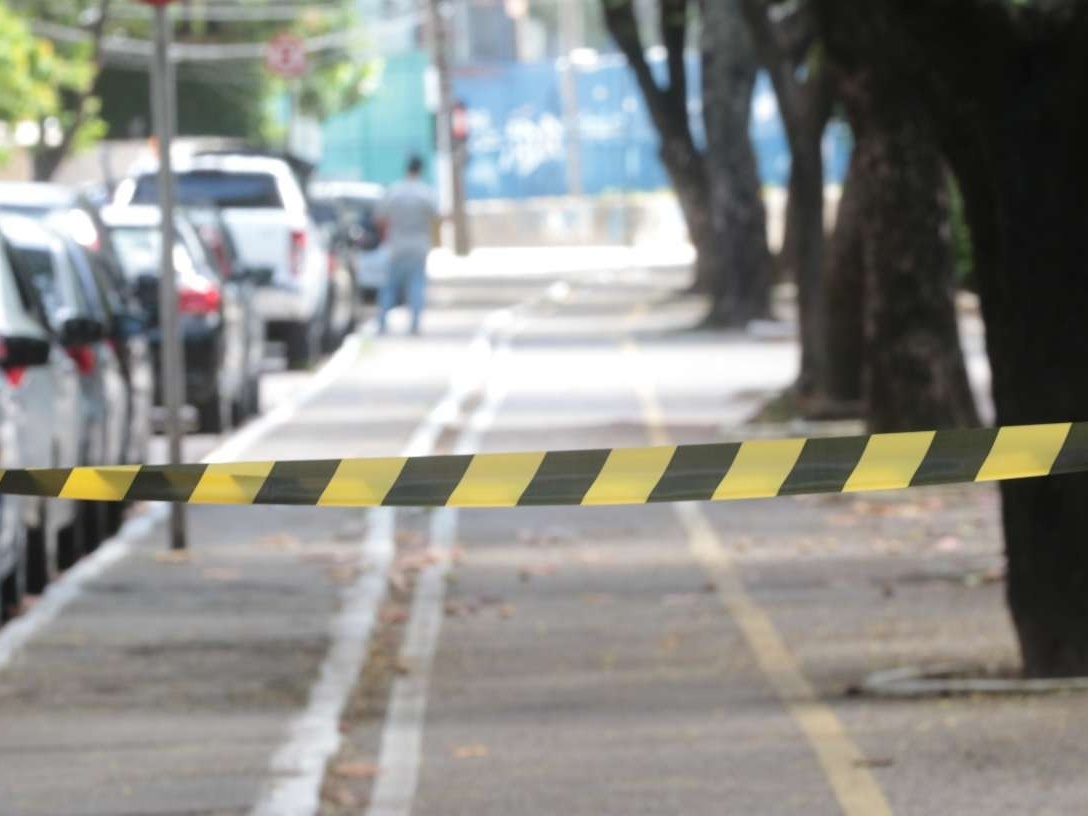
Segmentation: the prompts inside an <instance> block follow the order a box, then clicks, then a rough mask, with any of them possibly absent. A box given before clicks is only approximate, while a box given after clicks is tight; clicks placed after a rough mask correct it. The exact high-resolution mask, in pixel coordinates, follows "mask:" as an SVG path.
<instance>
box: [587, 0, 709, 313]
mask: <svg viewBox="0 0 1088 816" xmlns="http://www.w3.org/2000/svg"><path fill="white" fill-rule="evenodd" d="M658 2H659V4H660V5H659V10H660V12H661V16H660V23H661V32H662V39H663V40H664V42H665V44H666V51H667V54H668V57H667V64H668V78H667V81H666V82H665V84H664V85H660V84H658V82H657V80H656V79H655V78H654V75H653V72H652V71H651V70H650V65H649V63H648V62H647V60H646V54H645V52H644V49H643V44H642V37H641V35H640V33H639V28H638V19H637V17H636V16H635V9H634V4H633V3H632V2H631V0H601V3H602V9H603V11H604V21H605V26H606V27H607V28H608V31H609V34H611V35H612V39H613V40H615V42H616V45H617V46H618V47H619V49H620V51H621V52H622V53H623V55H624V57H626V58H627V64H628V66H629V67H630V69H631V71H632V73H633V74H634V76H635V81H636V83H637V84H638V87H639V90H640V91H641V93H642V97H643V99H644V100H645V102H646V108H647V111H648V112H649V114H650V120H651V121H652V122H653V123H654V128H655V129H656V130H657V133H658V137H659V138H660V140H661V146H660V156H661V163H662V165H664V167H665V172H666V173H667V174H668V176H669V181H670V182H671V183H672V187H673V190H674V191H675V193H676V198H677V202H678V203H679V205H680V210H681V212H682V213H683V215H684V221H685V223H686V224H687V228H688V235H689V237H690V238H691V243H692V245H693V246H694V247H695V257H696V260H695V284H694V288H695V289H696V291H701V292H708V293H709V292H713V290H714V282H715V280H716V279H717V277H718V276H719V274H720V271H721V266H722V264H721V263H720V262H719V260H718V259H717V257H716V253H715V246H714V234H713V229H712V225H711V219H710V184H709V180H708V179H707V173H706V163H705V160H704V157H703V154H702V153H701V152H700V151H699V149H698V148H697V147H696V145H695V140H694V138H693V137H692V133H691V126H690V122H689V120H688V108H687V75H686V71H685V69H684V60H683V51H684V32H685V31H686V27H687V21H686V10H687V0H658Z"/></svg>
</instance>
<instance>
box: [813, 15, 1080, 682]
mask: <svg viewBox="0 0 1088 816" xmlns="http://www.w3.org/2000/svg"><path fill="white" fill-rule="evenodd" d="M819 6H820V14H821V18H822V23H823V29H824V34H825V38H826V40H827V42H828V47H829V48H830V49H831V50H832V52H833V53H834V55H835V58H836V60H840V61H843V62H845V63H847V64H849V63H853V64H856V65H864V66H865V67H867V68H869V69H871V70H874V71H876V72H877V74H878V76H877V81H878V82H879V90H880V93H881V95H882V97H884V98H885V99H888V100H896V101H897V102H899V103H900V104H903V105H904V106H906V105H907V104H908V103H913V102H917V103H919V104H920V105H922V106H923V110H924V112H925V114H926V118H927V120H928V121H929V122H930V123H931V124H932V125H933V127H934V129H935V132H936V134H937V137H938V139H939V141H940V144H941V147H942V148H943V151H944V154H945V156H946V157H947V159H948V161H949V163H950V165H951V167H952V169H953V171H954V173H955V175H956V178H957V181H958V182H959V185H960V190H961V192H962V194H963V198H964V205H965V210H966V216H967V221H968V224H969V226H970V229H971V237H972V241H973V247H974V260H975V273H976V276H977V282H978V288H979V295H980V300H981V304H982V312H983V317H984V319H985V322H986V329H987V353H988V356H989V359H990V365H991V369H992V373H993V395H994V402H995V406H996V409H997V420H998V422H999V423H1000V424H1003V425H1005V424H1019V423H1032V422H1055V421H1067V420H1084V419H1088V355H1086V351H1088V318H1086V316H1088V278H1086V275H1088V264H1086V261H1085V252H1084V236H1085V235H1088V184H1086V183H1085V179H1088V150H1086V149H1085V145H1088V48H1086V47H1085V43H1086V42H1088V4H1084V3H1074V2H1066V3H1061V2H1051V3H1047V4H1036V5H1030V6H1022V7H1015V8H1013V7H1010V6H1007V5H1006V4H1000V3H993V2H989V0H960V2H957V3H947V2H940V0H870V2H868V3H863V4H859V3H855V2H853V1H852V0H819ZM1001 493H1002V499H1003V501H1002V513H1003V519H1004V523H1005V549H1006V555H1007V558H1008V583H1007V595H1008V601H1009V607H1010V610H1011V613H1012V618H1013V623H1014V625H1015V628H1016V632H1017V635H1018V638H1019V643H1020V650H1021V656H1022V659H1023V669H1024V672H1025V673H1026V674H1027V675H1029V676H1066V675H1084V674H1088V476H1085V475H1075V476H1059V477H1054V478H1047V479H1028V480H1023V481H1010V482H1005V483H1003V484H1002V486H1001Z"/></svg>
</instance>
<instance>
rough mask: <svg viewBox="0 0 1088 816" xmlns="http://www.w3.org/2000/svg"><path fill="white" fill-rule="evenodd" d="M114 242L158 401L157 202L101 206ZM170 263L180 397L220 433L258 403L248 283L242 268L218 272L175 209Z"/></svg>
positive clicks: (255, 328)
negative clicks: (143, 324)
mask: <svg viewBox="0 0 1088 816" xmlns="http://www.w3.org/2000/svg"><path fill="white" fill-rule="evenodd" d="M102 218H103V221H104V222H105V224H106V226H107V229H108V230H109V236H110V241H111V243H112V244H113V249H114V251H115V252H116V253H117V256H118V258H119V259H120V261H121V266H122V268H123V269H124V272H125V274H126V276H127V277H128V278H129V280H130V281H132V282H133V285H134V286H135V289H136V293H137V297H138V298H139V301H140V304H141V306H142V307H143V309H144V311H145V313H146V314H147V316H148V324H149V326H150V337H151V342H152V346H153V347H154V349H155V355H154V357H155V362H156V368H155V371H156V377H155V386H156V387H155V393H156V400H157V401H158V402H160V403H161V395H162V374H161V370H160V368H159V366H158V360H159V354H158V349H159V341H160V337H161V335H160V333H159V263H160V247H161V233H160V216H159V210H158V209H157V208H155V207H143V206H136V207H119V206H111V207H106V208H103V210H102ZM175 231H176V235H177V242H176V244H175V246H174V253H173V257H174V269H175V274H176V276H177V292H178V313H179V316H180V329H181V335H182V340H183V342H184V347H185V352H184V353H185V399H186V401H187V402H188V403H189V404H191V405H193V406H195V407H196V409H197V412H198V415H199V424H200V430H202V431H204V432H207V433H219V432H221V431H223V430H225V429H226V428H227V427H229V426H230V425H231V423H232V422H233V421H234V420H237V419H240V418H241V417H244V416H246V415H248V414H250V413H252V412H253V411H254V410H255V409H256V402H257V399H258V393H259V378H260V373H261V371H260V368H259V367H255V366H254V358H255V355H254V352H253V348H254V344H255V343H260V342H262V341H261V339H260V337H259V336H258V334H259V333H260V331H261V330H262V329H261V324H260V321H259V320H258V319H257V318H255V316H254V314H253V291H252V289H253V284H252V282H251V280H250V278H249V277H248V276H247V275H245V274H235V275H234V276H233V277H231V278H228V279H224V277H223V275H222V274H221V272H220V268H219V267H218V266H217V265H216V264H215V263H214V262H213V260H212V259H211V258H210V257H209V256H208V253H207V251H206V248H205V246H204V244H203V243H202V242H201V240H200V236H199V234H198V233H197V230H196V228H195V227H194V226H193V225H192V223H190V222H189V221H188V220H187V219H186V218H184V217H183V216H181V215H179V216H177V218H176V221H175Z"/></svg>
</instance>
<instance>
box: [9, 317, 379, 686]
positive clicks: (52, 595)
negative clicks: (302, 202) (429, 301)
mask: <svg viewBox="0 0 1088 816" xmlns="http://www.w3.org/2000/svg"><path fill="white" fill-rule="evenodd" d="M373 332H374V321H372V320H370V321H367V323H366V324H365V325H364V326H363V327H362V328H361V329H360V330H359V332H357V333H355V334H352V335H350V336H349V337H348V338H347V339H345V340H344V342H343V344H342V345H341V346H340V348H339V349H338V350H337V351H336V353H335V354H334V355H333V356H332V357H330V358H329V359H328V360H327V361H325V363H324V365H322V366H321V368H319V369H318V370H317V371H316V372H315V373H314V375H313V377H312V378H310V379H309V380H308V381H307V382H306V384H305V385H304V386H303V387H302V389H301V390H299V391H298V392H296V393H295V394H293V395H292V396H291V397H289V398H288V399H287V400H285V401H284V402H281V403H280V404H279V405H277V406H276V407H275V408H274V409H273V410H272V411H270V412H269V413H267V414H264V415H263V416H260V417H258V418H257V419H255V420H254V421H253V422H251V423H250V424H248V425H246V426H245V427H244V428H242V429H240V430H239V431H238V432H237V433H235V434H232V435H231V436H230V437H228V438H227V439H226V440H224V441H223V443H222V444H220V445H219V446H218V447H217V448H215V450H213V451H212V452H211V453H209V454H208V455H207V456H205V457H204V458H203V459H202V460H201V461H203V462H222V461H232V460H234V459H237V458H238V457H239V456H240V455H241V454H242V453H244V452H245V451H246V449H248V448H249V447H250V446H251V445H253V444H254V443H255V442H257V441H259V440H260V439H263V438H264V437H265V436H267V435H268V434H269V433H271V432H272V431H274V430H275V429H276V428H278V427H280V426H281V425H283V424H284V423H286V422H288V421H290V420H291V418H292V417H294V416H295V414H297V413H298V410H299V409H300V408H301V407H302V406H304V405H306V404H307V403H309V402H311V401H312V400H313V399H314V398H315V397H316V396H317V395H318V394H320V393H321V392H322V391H323V390H324V389H325V388H327V387H328V386H329V385H330V384H331V383H333V382H334V381H335V380H336V378H337V377H339V376H341V375H342V374H343V373H344V371H345V370H347V369H348V368H350V367H351V365H353V364H354V363H355V361H356V360H357V359H358V357H359V351H360V349H361V348H362V340H363V337H364V336H365V335H368V334H373ZM169 507H170V506H169V505H168V504H165V503H162V502H153V503H150V504H149V505H148V506H147V507H146V508H145V509H144V510H143V512H141V513H140V514H139V515H137V516H136V517H134V518H131V519H129V520H128V521H126V522H125V523H124V524H123V525H121V529H119V530H118V531H117V533H116V534H115V535H114V536H113V537H112V538H110V539H108V540H106V541H104V542H102V544H100V545H99V547H98V549H96V550H95V551H94V552H93V553H91V554H90V555H89V556H87V557H86V558H84V559H82V560H80V562H79V563H78V564H76V565H75V566H74V567H72V568H71V569H70V570H68V571H67V572H65V573H64V574H63V575H62V576H60V578H58V579H57V580H56V581H54V582H52V583H51V584H50V585H49V586H48V587H47V588H46V590H45V593H44V594H43V595H42V597H41V599H40V600H39V601H38V603H36V604H35V605H34V606H33V608H31V609H30V610H29V611H28V612H27V613H26V614H24V615H20V616H19V617H18V618H16V619H15V620H13V621H11V622H10V623H9V624H7V625H6V626H4V627H3V628H2V629H0V671H3V670H4V668H5V667H7V666H8V665H10V663H11V661H12V660H13V659H14V658H15V656H16V655H17V654H18V653H19V652H20V651H21V650H22V649H23V648H24V647H25V646H26V645H27V644H28V643H30V641H32V640H33V639H34V638H35V637H37V636H38V635H39V634H40V633H41V632H42V631H44V629H45V628H46V627H47V626H49V624H50V623H52V622H53V621H54V620H56V618H57V616H58V615H59V614H60V613H61V612H63V611H64V609H65V607H67V606H68V605H69V604H70V603H72V601H74V600H75V599H76V598H78V597H79V596H80V595H81V594H82V592H83V590H84V589H85V588H86V586H87V584H89V583H90V582H91V581H93V580H94V579H96V578H98V577H99V576H101V575H103V574H104V573H105V572H106V571H107V570H109V569H110V568H111V567H113V566H114V565H115V564H117V563H118V562H120V561H123V560H124V559H125V558H127V557H128V556H129V555H130V554H131V553H132V550H133V548H134V547H135V546H136V544H137V542H139V541H140V539H142V538H144V537H146V536H149V535H151V534H152V533H153V532H154V531H155V529H156V527H158V526H159V525H160V524H162V523H163V522H164V521H165V520H166V518H167V517H168V515H169Z"/></svg>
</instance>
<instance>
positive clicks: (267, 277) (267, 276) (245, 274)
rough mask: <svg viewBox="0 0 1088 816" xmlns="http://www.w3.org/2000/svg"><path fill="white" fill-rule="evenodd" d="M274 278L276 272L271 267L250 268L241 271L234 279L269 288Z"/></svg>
mask: <svg viewBox="0 0 1088 816" xmlns="http://www.w3.org/2000/svg"><path fill="white" fill-rule="evenodd" d="M273 277H275V272H274V270H273V269H272V267H270V266H250V267H246V268H244V269H241V270H239V272H238V273H237V274H235V276H234V279H235V280H243V281H249V282H251V283H253V284H254V285H256V286H268V285H269V284H270V283H272V278H273Z"/></svg>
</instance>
